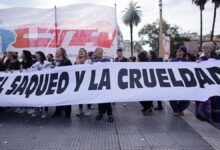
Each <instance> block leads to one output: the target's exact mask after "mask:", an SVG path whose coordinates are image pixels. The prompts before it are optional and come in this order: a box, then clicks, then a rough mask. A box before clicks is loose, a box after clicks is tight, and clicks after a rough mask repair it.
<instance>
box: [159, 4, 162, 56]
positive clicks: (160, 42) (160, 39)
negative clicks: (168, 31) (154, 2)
mask: <svg viewBox="0 0 220 150" xmlns="http://www.w3.org/2000/svg"><path fill="white" fill-rule="evenodd" d="M162 5H163V4H162V0H159V8H160V36H159V57H160V58H163V17H162Z"/></svg>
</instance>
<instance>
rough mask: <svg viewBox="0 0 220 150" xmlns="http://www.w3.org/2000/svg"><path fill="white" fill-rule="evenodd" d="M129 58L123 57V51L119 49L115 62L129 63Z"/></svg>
mask: <svg viewBox="0 0 220 150" xmlns="http://www.w3.org/2000/svg"><path fill="white" fill-rule="evenodd" d="M127 61H128V60H127V58H125V57H124V56H123V51H122V49H121V48H119V49H117V57H116V58H115V60H114V62H127Z"/></svg>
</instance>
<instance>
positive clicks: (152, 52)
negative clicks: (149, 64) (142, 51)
mask: <svg viewBox="0 0 220 150" xmlns="http://www.w3.org/2000/svg"><path fill="white" fill-rule="evenodd" d="M149 53H150V54H151V60H149V61H158V57H157V54H156V53H155V52H154V51H152V50H150V51H149Z"/></svg>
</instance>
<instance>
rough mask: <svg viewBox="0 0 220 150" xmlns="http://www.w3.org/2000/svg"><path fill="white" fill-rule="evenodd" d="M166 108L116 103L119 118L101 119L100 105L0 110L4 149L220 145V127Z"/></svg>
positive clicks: (0, 147)
mask: <svg viewBox="0 0 220 150" xmlns="http://www.w3.org/2000/svg"><path fill="white" fill-rule="evenodd" d="M163 105H164V110H163V111H154V112H153V113H152V114H151V115H149V116H143V115H142V113H141V106H140V104H139V103H127V106H126V107H125V106H124V105H123V103H116V105H115V106H113V112H114V117H115V122H113V123H109V122H107V117H106V116H105V117H104V118H103V120H101V121H97V120H96V119H95V116H96V114H97V105H93V107H94V110H93V111H92V115H91V116H90V117H77V116H75V114H76V112H77V109H78V106H72V108H73V111H72V116H71V118H70V119H67V118H65V117H64V116H63V117H59V118H52V117H51V116H52V114H53V112H54V108H50V116H49V118H46V119H41V118H33V117H31V116H28V115H25V114H23V115H20V114H16V113H14V112H6V111H1V112H0V150H213V149H218V148H220V137H219V136H220V132H219V129H217V128H215V127H213V126H212V125H211V124H209V123H207V122H202V121H200V120H197V119H196V118H195V116H194V114H193V113H192V112H191V111H189V110H187V111H186V113H185V116H183V117H176V116H173V114H172V111H171V109H170V107H169V105H167V104H163Z"/></svg>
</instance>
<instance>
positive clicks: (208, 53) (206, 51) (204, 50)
mask: <svg viewBox="0 0 220 150" xmlns="http://www.w3.org/2000/svg"><path fill="white" fill-rule="evenodd" d="M203 52H204V54H205V55H206V56H207V57H210V56H211V54H212V50H210V49H209V48H204V49H203Z"/></svg>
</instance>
